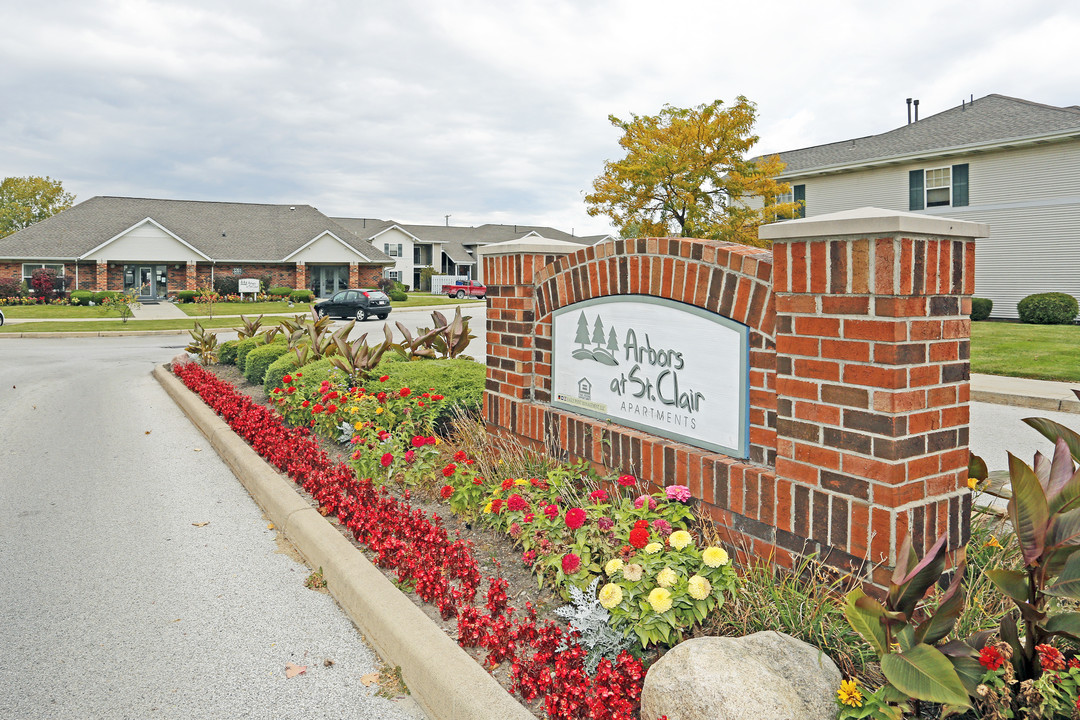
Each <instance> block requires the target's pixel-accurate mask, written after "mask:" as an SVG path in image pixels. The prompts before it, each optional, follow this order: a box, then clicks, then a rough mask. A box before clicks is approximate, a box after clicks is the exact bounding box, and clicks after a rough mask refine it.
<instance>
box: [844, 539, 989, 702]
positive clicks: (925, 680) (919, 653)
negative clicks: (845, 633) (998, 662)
mask: <svg viewBox="0 0 1080 720" xmlns="http://www.w3.org/2000/svg"><path fill="white" fill-rule="evenodd" d="M945 541H946V536H945V535H942V536H941V537H939V538H938V539H937V542H935V543H934V545H933V546H932V547H931V548H930V550H929V551H928V552H927V553H926V555H925V556H924V557H923V558H921V559H920V558H919V557H918V555H917V554H916V553H915V551H914V549H913V548H912V547H911V538H910V536H909V537H908V538H906V539H905V540H904V544H903V547H902V549H901V550H900V555H899V557H901V558H906V560H905V561H903V562H898V563H897V566H896V570H895V571H894V572H893V576H892V581H891V583H890V585H889V592H888V595H887V596H886V598H885V602H884V603H882V602H879V601H878V600H876V599H874V598H872V597H870V596H868V595H866V594H865V593H864V592H863V591H862V589H861V588H856V589H854V590H852V591H851V592H850V593H849V594H848V596H847V602H846V604H845V607H844V615H845V616H846V617H847V621H848V623H849V624H850V625H851V627H852V628H853V629H854V630H855V631H856V632H858V633H859V635H861V636H862V638H863V639H864V640H866V642H867V643H869V644H870V646H871V647H872V648H873V649H874V652H875V653H876V654H877V656H878V658H879V659H880V661H881V671H882V673H883V674H884V675H885V678H886V680H888V684H886V685H885V687H883V688H882V689H881V690H880V691H878V692H876V693H875V696H876V697H877V698H878V699H879V700H880V701H881V702H880V703H879V704H877V705H876V707H875V708H874V710H875V717H881V718H891V719H893V720H900V718H901V717H902V714H903V713H902V709H901V708H900V707H899V706H897V705H893V703H905V702H907V701H908V700H909V699H912V700H915V701H920V700H924V701H929V702H935V703H941V704H943V705H945V706H946V709H947V710H948V711H950V712H959V711H961V710H964V709H966V708H968V707H970V706H971V703H970V701H969V699H968V695H969V692H972V691H974V689H975V686H976V685H977V684H978V679H979V678H980V677H981V675H982V668H981V666H980V665H979V663H978V661H977V660H976V659H975V657H976V656H977V652H976V649H975V648H974V647H973V646H972V645H970V644H968V642H964V641H958V640H954V641H951V642H946V641H945V640H946V638H947V637H948V636H949V634H950V633H951V632H952V630H953V626H954V625H955V624H956V620H957V618H958V617H959V616H960V613H961V611H962V610H963V605H964V594H963V590H962V583H963V579H964V571H965V568H966V563H965V560H964V559H963V551H962V550H961V551H960V558H959V562H958V563H957V566H956V569H955V571H954V574H953V578H952V581H951V582H950V583H949V586H948V588H947V589H946V590H945V592H944V593H943V594H942V595H941V596H940V599H939V601H938V605H937V608H936V609H933V610H932V609H931V608H930V607H929V605H928V603H926V602H925V601H924V597H925V596H926V594H927V592H928V591H929V590H930V589H931V588H932V587H933V586H934V585H935V584H937V582H938V580H939V579H940V578H941V575H942V572H943V571H944V569H945ZM972 641H973V642H975V643H976V644H978V643H979V642H985V640H984V639H981V638H973V639H972ZM860 717H861V716H860Z"/></svg>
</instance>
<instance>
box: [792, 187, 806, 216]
mask: <svg viewBox="0 0 1080 720" xmlns="http://www.w3.org/2000/svg"><path fill="white" fill-rule="evenodd" d="M791 199H792V200H794V201H795V202H797V203H799V209H798V210H796V211H795V217H797V218H804V217H806V186H805V185H793V186H792V187H791Z"/></svg>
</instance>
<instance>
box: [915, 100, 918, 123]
mask: <svg viewBox="0 0 1080 720" xmlns="http://www.w3.org/2000/svg"><path fill="white" fill-rule="evenodd" d="M915 122H919V101H918V100H916V101H915Z"/></svg>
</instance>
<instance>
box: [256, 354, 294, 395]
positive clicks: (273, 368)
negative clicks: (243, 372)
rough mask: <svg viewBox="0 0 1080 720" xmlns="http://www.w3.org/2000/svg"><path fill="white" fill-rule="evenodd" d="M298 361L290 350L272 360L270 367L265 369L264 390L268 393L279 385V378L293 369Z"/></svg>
mask: <svg viewBox="0 0 1080 720" xmlns="http://www.w3.org/2000/svg"><path fill="white" fill-rule="evenodd" d="M298 362H299V360H297V359H296V353H294V352H292V351H291V350H290V351H289V352H287V353H285V354H284V355H282V356H281V357H279V358H278V359H277V360H275V361H274V362H272V363H271V364H270V367H268V368H267V369H266V376H265V377H264V378H263V388H264V389H265V390H266V392H267V393H269V392H271V391H272V390H273V389H274V388H276V387H278V386H280V385H281V378H283V377H285V376H286V375H288V374H289V373H291V372H292V371H293V370H295V369H296V363H298Z"/></svg>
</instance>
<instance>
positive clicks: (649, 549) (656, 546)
mask: <svg viewBox="0 0 1080 720" xmlns="http://www.w3.org/2000/svg"><path fill="white" fill-rule="evenodd" d="M663 549H664V546H663V545H661V544H660V543H649V544H648V545H646V546H645V554H646V555H655V554H656V553H658V552H660V551H661V550H663Z"/></svg>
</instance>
